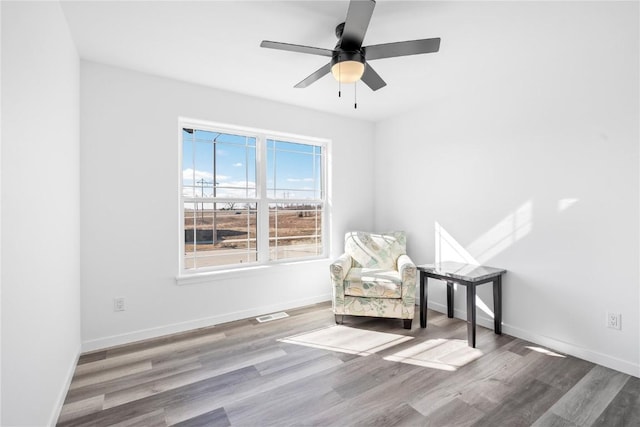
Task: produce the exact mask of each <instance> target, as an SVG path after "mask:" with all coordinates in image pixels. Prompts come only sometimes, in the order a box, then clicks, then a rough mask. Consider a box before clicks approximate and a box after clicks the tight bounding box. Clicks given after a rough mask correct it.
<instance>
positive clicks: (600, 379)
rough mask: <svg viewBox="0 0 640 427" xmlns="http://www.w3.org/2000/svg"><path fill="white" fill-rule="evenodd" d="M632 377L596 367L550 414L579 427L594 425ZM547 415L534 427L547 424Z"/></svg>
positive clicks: (564, 396)
mask: <svg viewBox="0 0 640 427" xmlns="http://www.w3.org/2000/svg"><path fill="white" fill-rule="evenodd" d="M629 378H630V377H629V375H626V374H623V373H620V372H616V371H613V370H611V369H608V368H605V367H603V366H598V365H596V366H595V367H594V368H593V369H591V370H590V371H589V373H588V374H587V375H585V376H584V377H583V378H582V379H581V380H580V381H578V383H577V384H576V385H575V386H574V387H572V388H571V389H570V390H569V391H568V392H567V393H566V394H564V395H563V396H562V397H561V398H560V399H559V400H558V401H557V402H556V403H555V404H554V405H553V406H552V407H551V408H549V412H551V413H553V414H555V415H557V416H559V417H561V418H563V419H565V420H567V421H571V422H573V423H575V424H577V425H580V426H588V425H591V424H593V423H594V422H595V421H596V420H597V419H598V418H599V417H600V415H601V414H602V413H603V412H604V410H605V409H606V408H607V406H608V405H609V404H610V403H611V401H612V400H613V399H614V398H615V396H616V395H617V394H618V393H619V392H620V390H621V389H622V387H624V385H625V383H626V382H627V381H628V380H629ZM544 423H545V419H544V416H543V417H541V418H539V419H538V420H537V421H536V423H535V424H534V425H536V426H537V425H545V424H544Z"/></svg>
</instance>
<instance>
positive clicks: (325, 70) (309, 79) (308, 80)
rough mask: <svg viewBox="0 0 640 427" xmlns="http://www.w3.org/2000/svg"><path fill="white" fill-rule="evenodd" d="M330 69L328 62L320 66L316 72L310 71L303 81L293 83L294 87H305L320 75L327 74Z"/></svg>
mask: <svg viewBox="0 0 640 427" xmlns="http://www.w3.org/2000/svg"><path fill="white" fill-rule="evenodd" d="M330 71H331V63H328V64H327V65H325V66H323V67H321V68H320V69H318V70H317V71H316V72H314V73H312V74H311V75H310V76H309V77H307V78H306V79H304V80H303V81H301V82H300V83H298V84H297V85H295V86H294V87H297V88H305V87H307V86H309V85H310V84H311V83H314V82H315V81H316V80H319V79H320V78H321V77H324V76H325V75H327V74H329V72H330Z"/></svg>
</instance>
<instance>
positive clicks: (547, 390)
mask: <svg viewBox="0 0 640 427" xmlns="http://www.w3.org/2000/svg"><path fill="white" fill-rule="evenodd" d="M512 391H513V392H512V394H511V395H509V396H508V397H507V398H505V399H504V400H503V401H501V402H499V404H498V405H496V407H495V408H494V409H493V410H492V411H491V412H489V413H487V414H486V415H485V416H484V417H482V418H481V419H479V420H478V422H477V424H476V425H477V426H495V425H500V424H503V425H508V426H512V427H518V426H522V427H525V426H530V425H531V424H533V423H534V422H535V421H536V420H537V419H538V418H539V417H540V416H541V415H542V414H544V413H545V412H546V411H547V410H548V409H549V408H550V407H551V405H553V404H554V403H555V402H556V401H557V400H558V399H559V398H560V397H561V396H562V392H561V391H560V390H558V389H556V388H554V387H552V386H550V385H548V384H545V383H543V382H541V381H538V380H536V379H530V380H529V381H527V382H526V383H524V384H522V386H521V387H519V388H517V389H514V388H512Z"/></svg>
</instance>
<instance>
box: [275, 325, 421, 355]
mask: <svg viewBox="0 0 640 427" xmlns="http://www.w3.org/2000/svg"><path fill="white" fill-rule="evenodd" d="M412 339H413V337H409V336H406V335H398V334H390V333H387V332H377V331H369V330H366V329H356V328H350V327H348V326H344V325H334V326H329V327H326V328H322V329H318V330H315V331H311V332H305V333H303V334H298V335H293V336H290V337H286V338H283V339H279V340H278V341H280V342H286V343H289V344H298V345H304V346H307V347H314V348H321V349H324V350H330V351H338V352H341V353H348V354H357V355H359V356H369V355H371V354H374V353H377V352H379V351H381V350H384V349H386V348H389V347H393V346H395V345H398V344H400V343H403V342H406V341H409V340H412Z"/></svg>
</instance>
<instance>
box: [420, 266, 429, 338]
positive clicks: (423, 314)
mask: <svg viewBox="0 0 640 427" xmlns="http://www.w3.org/2000/svg"><path fill="white" fill-rule="evenodd" d="M427 280H429V278H428V277H427V275H426V274H424V272H422V271H421V272H420V327H421V328H426V327H427Z"/></svg>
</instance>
